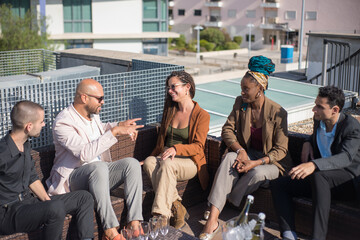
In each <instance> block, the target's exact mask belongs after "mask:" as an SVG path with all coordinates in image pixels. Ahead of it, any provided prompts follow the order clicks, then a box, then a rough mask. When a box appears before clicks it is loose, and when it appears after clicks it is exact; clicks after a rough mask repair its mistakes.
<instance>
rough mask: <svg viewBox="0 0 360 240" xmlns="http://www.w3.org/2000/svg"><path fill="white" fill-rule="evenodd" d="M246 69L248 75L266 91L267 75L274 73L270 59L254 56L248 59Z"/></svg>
mask: <svg viewBox="0 0 360 240" xmlns="http://www.w3.org/2000/svg"><path fill="white" fill-rule="evenodd" d="M248 68H249V71H248V73H249V74H250V75H251V76H252V77H254V78H255V80H256V81H258V83H260V85H261V86H262V87H263V88H264V89H267V87H268V80H269V75H270V73H272V72H274V71H275V64H274V63H273V62H272V61H271V59H269V58H267V57H264V56H254V57H252V58H250V60H249V64H248Z"/></svg>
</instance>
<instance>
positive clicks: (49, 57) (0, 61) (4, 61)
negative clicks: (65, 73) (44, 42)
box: [0, 49, 59, 76]
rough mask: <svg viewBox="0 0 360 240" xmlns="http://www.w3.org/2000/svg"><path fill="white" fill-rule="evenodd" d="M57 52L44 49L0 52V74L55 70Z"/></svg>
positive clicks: (8, 74) (9, 74) (57, 57)
mask: <svg viewBox="0 0 360 240" xmlns="http://www.w3.org/2000/svg"><path fill="white" fill-rule="evenodd" d="M58 59H59V53H56V52H52V51H49V50H44V49H33V50H17V51H2V52H0V76H11V75H20V74H26V73H38V72H45V71H50V70H56V68H57V62H58Z"/></svg>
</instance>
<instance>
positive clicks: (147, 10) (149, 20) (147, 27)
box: [143, 0, 172, 32]
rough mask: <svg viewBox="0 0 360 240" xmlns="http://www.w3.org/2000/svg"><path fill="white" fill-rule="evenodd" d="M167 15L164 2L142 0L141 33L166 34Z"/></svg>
mask: <svg viewBox="0 0 360 240" xmlns="http://www.w3.org/2000/svg"><path fill="white" fill-rule="evenodd" d="M168 14H169V16H170V15H172V11H171V13H170V11H169V12H168V7H167V1H166V0H143V32H166V31H167V30H168V29H167V16H168Z"/></svg>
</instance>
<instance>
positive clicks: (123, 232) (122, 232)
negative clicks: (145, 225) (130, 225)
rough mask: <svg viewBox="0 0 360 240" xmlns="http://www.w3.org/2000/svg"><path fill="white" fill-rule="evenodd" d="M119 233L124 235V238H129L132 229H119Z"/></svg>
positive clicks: (128, 239) (127, 239) (126, 239)
mask: <svg viewBox="0 0 360 240" xmlns="http://www.w3.org/2000/svg"><path fill="white" fill-rule="evenodd" d="M120 234H121V235H122V236H123V237H124V239H125V240H130V239H131V235H132V231H131V230H130V229H125V228H124V229H121V231H120Z"/></svg>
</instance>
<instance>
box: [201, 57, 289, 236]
mask: <svg viewBox="0 0 360 240" xmlns="http://www.w3.org/2000/svg"><path fill="white" fill-rule="evenodd" d="M274 70H275V65H274V63H273V62H272V61H271V59H269V58H266V57H264V56H255V57H252V58H251V59H250V61H249V71H247V72H246V74H245V76H244V77H243V79H242V80H241V96H238V97H237V98H236V100H235V104H234V106H233V110H232V112H231V113H230V115H229V116H228V119H227V121H226V123H225V124H224V126H223V128H222V133H221V137H222V139H223V141H224V143H225V144H226V146H227V147H228V149H227V153H226V154H224V157H223V160H222V162H221V164H220V166H219V168H218V170H217V172H216V175H215V179H214V183H213V186H212V189H211V192H210V195H209V197H208V201H209V205H210V210H209V211H210V212H208V213H207V214H205V215H208V221H207V222H206V224H205V226H204V229H203V231H202V233H201V234H200V236H199V238H200V239H202V240H204V239H207V240H209V239H212V238H213V237H214V235H215V233H216V232H217V231H218V230H219V223H218V216H219V214H220V212H221V211H222V209H223V207H224V205H225V203H226V200H228V201H230V202H231V203H232V204H233V205H235V206H239V205H240V203H241V200H242V198H243V197H244V196H246V195H248V194H250V193H252V192H254V191H255V190H257V189H258V188H259V187H260V186H264V185H266V184H268V181H269V180H271V179H274V178H277V177H278V176H279V174H283V173H284V172H285V171H286V170H285V169H287V168H288V167H290V166H288V164H285V163H289V161H290V158H289V156H288V155H287V146H288V138H287V112H286V111H285V110H284V109H283V108H282V107H281V106H280V105H279V104H277V103H275V102H273V101H271V100H270V99H268V98H267V97H266V96H265V90H266V89H267V88H268V80H269V74H270V73H272V72H273V71H274ZM269 204H272V203H270V202H269Z"/></svg>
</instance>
